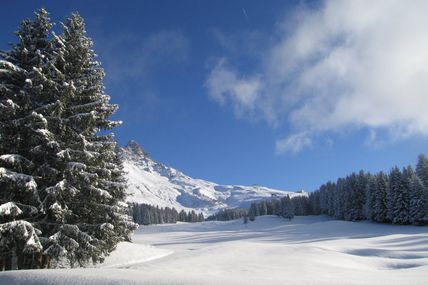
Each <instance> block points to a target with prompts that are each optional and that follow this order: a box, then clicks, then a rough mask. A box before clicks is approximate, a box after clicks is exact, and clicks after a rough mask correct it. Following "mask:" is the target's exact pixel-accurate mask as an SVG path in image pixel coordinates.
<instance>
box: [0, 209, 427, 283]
mask: <svg viewBox="0 0 428 285" xmlns="http://www.w3.org/2000/svg"><path fill="white" fill-rule="evenodd" d="M134 242H135V243H134V244H125V246H123V244H122V245H120V246H119V248H118V250H117V251H116V252H115V253H114V254H113V255H112V256H111V257H110V258H109V259H107V261H106V265H104V267H103V266H101V268H92V269H91V268H88V269H71V270H70V269H69V270H28V271H25V270H23V271H17V272H1V273H0V284H17V285H39V284H50V285H57V284H58V285H59V284H64V285H69V284H78V285H95V284H111V285H113V284H114V285H115V284H121V285H128V284H142V285H163V284H165V285H175V284H183V285H184V284H186V285H193V284H201V285H205V284H226V285H227V284H297V285H309V284H317V285H318V284H319V285H323V284H340V285H343V284H388V285H393V284H403V285H412V284H427V280H428V227H415V226H395V225H380V224H373V223H369V222H345V221H336V220H331V219H330V218H328V217H322V216H317V217H296V218H295V219H294V220H292V221H288V220H284V219H281V218H278V217H273V216H264V217H257V220H256V221H255V222H250V223H249V224H248V225H244V224H243V223H242V221H241V220H236V221H230V222H203V223H195V224H186V223H181V224H173V225H153V226H144V227H140V229H139V230H138V231H137V232H136V233H135V235H134ZM149 244H150V245H151V246H149Z"/></svg>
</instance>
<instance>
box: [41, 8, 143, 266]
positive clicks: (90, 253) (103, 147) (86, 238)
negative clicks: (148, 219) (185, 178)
mask: <svg viewBox="0 0 428 285" xmlns="http://www.w3.org/2000/svg"><path fill="white" fill-rule="evenodd" d="M62 27H63V34H62V35H60V36H56V35H54V39H53V42H54V44H55V47H56V57H55V62H54V64H53V65H52V69H53V72H52V73H53V78H54V80H55V81H56V82H57V83H58V86H60V88H59V92H60V94H61V114H60V122H59V124H60V128H58V129H57V131H58V132H57V133H56V135H57V137H58V141H59V143H60V145H61V149H62V150H61V151H60V152H58V153H57V157H58V158H59V159H60V160H61V164H62V166H63V167H64V171H63V173H62V174H63V175H62V180H61V182H60V184H59V186H61V187H62V188H64V189H66V190H67V193H70V194H71V195H68V197H67V199H66V200H67V201H64V203H63V205H62V204H59V205H58V210H62V209H67V210H68V211H70V212H71V213H72V215H71V216H69V217H68V218H67V220H65V221H63V222H64V225H62V226H61V227H58V228H57V229H55V231H56V232H55V233H53V234H52V235H51V237H50V241H51V245H50V247H49V248H48V249H47V252H48V253H51V254H52V255H54V256H56V255H57V254H58V252H66V256H67V258H68V260H69V261H70V264H71V265H72V266H73V265H74V264H75V263H78V264H79V265H81V266H82V265H85V264H86V263H87V262H99V261H103V259H104V257H105V256H106V255H108V254H109V253H110V252H111V251H112V250H113V249H114V248H115V246H116V244H117V243H118V242H119V241H121V240H124V239H129V234H130V233H131V232H132V231H133V230H134V229H135V228H136V224H134V223H133V222H132V221H131V219H130V217H129V216H128V209H127V207H128V206H127V204H125V203H124V200H125V195H126V194H125V187H126V181H125V180H124V179H123V170H122V165H121V159H120V156H119V154H118V151H117V149H116V145H117V143H116V142H115V141H114V139H113V136H112V135H111V134H100V131H108V130H111V129H112V128H114V127H115V126H117V125H119V124H120V122H116V121H111V120H109V117H110V116H111V115H112V114H113V113H114V112H115V111H116V110H117V106H116V105H112V104H110V103H109V101H110V97H109V96H108V95H106V94H105V93H104V86H103V82H102V81H103V78H104V71H103V69H102V68H101V66H100V63H99V62H98V61H96V60H95V57H96V55H95V53H94V51H93V50H92V41H91V40H90V39H89V38H88V37H87V36H86V31H85V24H84V20H83V18H82V17H81V16H80V15H78V14H77V13H76V14H72V15H71V16H70V17H69V18H68V19H67V21H66V23H65V24H64V25H62ZM52 190H53V191H50V192H49V194H52V193H55V192H56V191H54V190H56V189H52ZM51 196H55V194H53V195H51ZM53 199H55V197H53ZM65 240H66V241H67V243H66V244H64V241H65Z"/></svg>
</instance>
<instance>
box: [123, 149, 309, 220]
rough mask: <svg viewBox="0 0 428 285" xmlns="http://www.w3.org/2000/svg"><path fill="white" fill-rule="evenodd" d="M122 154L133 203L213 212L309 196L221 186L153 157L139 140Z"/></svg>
mask: <svg viewBox="0 0 428 285" xmlns="http://www.w3.org/2000/svg"><path fill="white" fill-rule="evenodd" d="M122 154H123V158H124V169H125V171H126V172H127V178H128V192H129V194H130V196H129V197H128V200H129V201H130V202H137V203H147V204H151V205H158V206H160V207H174V208H176V209H178V210H180V209H185V210H190V209H195V210H197V211H202V212H203V213H205V214H210V213H213V212H216V211H218V210H219V209H221V208H226V207H248V206H249V204H250V203H251V202H252V201H255V200H261V199H269V198H271V197H272V196H277V197H282V196H284V195H287V194H289V195H290V196H295V195H305V193H295V192H286V191H281V190H275V189H270V188H267V187H263V186H241V185H219V184H216V183H213V182H209V181H205V180H202V179H195V178H192V177H189V176H187V175H186V174H184V173H182V172H181V171H179V170H176V169H174V168H172V167H169V166H166V165H164V164H162V163H159V162H156V161H154V160H152V159H151V158H150V157H149V156H148V155H147V153H146V152H145V151H144V150H143V148H142V147H141V146H140V145H139V144H138V143H137V142H135V141H130V142H129V143H128V145H127V146H126V147H124V148H122Z"/></svg>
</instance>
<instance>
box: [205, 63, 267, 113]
mask: <svg viewBox="0 0 428 285" xmlns="http://www.w3.org/2000/svg"><path fill="white" fill-rule="evenodd" d="M205 86H206V88H208V90H209V95H210V97H211V98H212V99H214V100H215V101H217V102H219V103H220V104H222V105H224V104H227V103H228V104H232V105H233V106H234V109H235V112H236V114H237V115H238V116H241V115H243V114H244V113H246V112H249V111H252V110H253V107H254V106H255V104H256V102H257V101H258V94H259V93H260V92H259V91H260V88H261V82H260V80H259V79H258V78H257V77H253V78H241V77H240V76H239V74H238V73H237V72H236V71H235V70H233V69H231V68H230V67H229V66H228V65H227V63H226V60H225V59H220V60H219V61H218V62H217V64H216V65H215V66H214V68H213V69H212V70H211V72H210V75H209V77H208V79H207V81H206V82H205Z"/></svg>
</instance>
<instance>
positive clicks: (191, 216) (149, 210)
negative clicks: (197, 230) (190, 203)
mask: <svg viewBox="0 0 428 285" xmlns="http://www.w3.org/2000/svg"><path fill="white" fill-rule="evenodd" d="M130 210H131V215H132V217H133V219H134V222H136V223H137V224H140V225H153V224H174V223H176V222H188V223H196V222H203V221H204V220H205V219H204V215H203V214H202V213H199V214H197V213H196V212H195V211H194V210H191V211H188V212H186V211H184V210H181V211H180V212H178V211H177V210H176V209H175V208H170V207H165V208H162V207H159V206H152V205H149V204H144V203H143V204H138V203H131V206H130Z"/></svg>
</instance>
